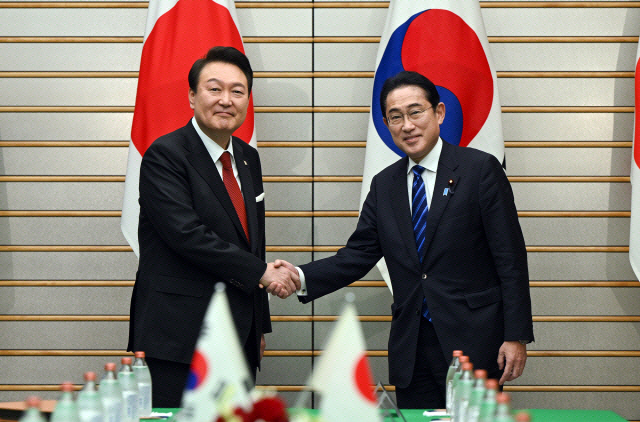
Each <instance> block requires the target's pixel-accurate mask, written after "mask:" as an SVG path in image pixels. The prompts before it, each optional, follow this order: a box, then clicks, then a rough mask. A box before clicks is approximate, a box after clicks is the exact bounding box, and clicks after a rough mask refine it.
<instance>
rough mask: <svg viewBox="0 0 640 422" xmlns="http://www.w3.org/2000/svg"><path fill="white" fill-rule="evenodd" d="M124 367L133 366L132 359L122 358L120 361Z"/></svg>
mask: <svg viewBox="0 0 640 422" xmlns="http://www.w3.org/2000/svg"><path fill="white" fill-rule="evenodd" d="M120 362H121V363H122V364H123V365H131V358H122V360H121V361H120Z"/></svg>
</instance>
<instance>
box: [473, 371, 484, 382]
mask: <svg viewBox="0 0 640 422" xmlns="http://www.w3.org/2000/svg"><path fill="white" fill-rule="evenodd" d="M473 376H474V377H476V379H479V378H482V379H483V380H486V379H487V370H486V369H476V370H475V371H473Z"/></svg>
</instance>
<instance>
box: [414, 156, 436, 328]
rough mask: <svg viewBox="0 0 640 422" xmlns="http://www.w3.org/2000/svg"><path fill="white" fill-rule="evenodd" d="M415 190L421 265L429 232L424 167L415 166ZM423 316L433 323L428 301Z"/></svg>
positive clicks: (417, 236) (417, 235)
mask: <svg viewBox="0 0 640 422" xmlns="http://www.w3.org/2000/svg"><path fill="white" fill-rule="evenodd" d="M412 170H413V189H412V191H411V193H412V195H411V196H412V198H413V202H412V206H411V208H412V212H411V220H412V221H413V234H414V235H415V238H416V248H417V250H418V257H419V258H420V263H422V260H423V258H424V248H425V244H424V243H425V232H426V230H427V214H429V204H427V190H426V187H425V185H424V180H422V176H421V174H422V172H423V171H424V167H422V166H419V165H415V166H413V169H412ZM422 316H423V317H425V318H427V319H428V320H429V321H431V316H430V315H429V308H428V307H427V299H426V298H424V299H423V300H422Z"/></svg>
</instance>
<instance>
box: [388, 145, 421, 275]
mask: <svg viewBox="0 0 640 422" xmlns="http://www.w3.org/2000/svg"><path fill="white" fill-rule="evenodd" d="M408 162H409V159H408V158H407V157H405V158H404V159H402V160H401V161H399V162H398V164H397V169H396V172H395V174H394V175H393V178H392V186H391V205H392V207H393V211H394V213H395V216H396V218H395V220H396V222H397V224H398V231H399V233H400V238H401V239H411V240H410V241H405V242H402V243H404V245H405V246H406V247H407V253H408V254H409V256H410V257H411V259H412V260H414V261H415V263H416V265H419V264H420V259H419V258H418V249H417V247H416V242H415V235H414V233H413V221H411V207H410V206H409V192H408V190H407V165H408Z"/></svg>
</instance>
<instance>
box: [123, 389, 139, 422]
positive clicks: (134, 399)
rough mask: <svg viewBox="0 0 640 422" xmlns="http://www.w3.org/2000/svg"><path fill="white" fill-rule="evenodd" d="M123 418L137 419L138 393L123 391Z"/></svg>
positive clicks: (128, 419)
mask: <svg viewBox="0 0 640 422" xmlns="http://www.w3.org/2000/svg"><path fill="white" fill-rule="evenodd" d="M122 397H123V399H124V411H125V416H126V417H125V420H127V421H137V420H138V419H139V418H138V394H136V393H135V392H130V391H123V392H122Z"/></svg>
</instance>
